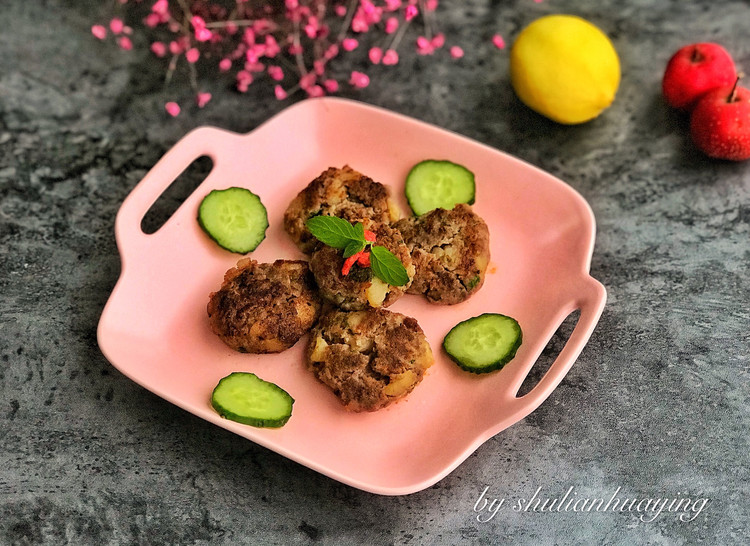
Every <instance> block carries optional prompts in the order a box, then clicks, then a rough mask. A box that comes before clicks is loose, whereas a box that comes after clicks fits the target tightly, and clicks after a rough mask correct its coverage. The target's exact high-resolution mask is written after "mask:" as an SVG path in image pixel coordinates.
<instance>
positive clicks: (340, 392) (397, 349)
mask: <svg viewBox="0 0 750 546" xmlns="http://www.w3.org/2000/svg"><path fill="white" fill-rule="evenodd" d="M433 360H434V359H433V356H432V350H431V349H430V345H429V343H427V339H426V338H425V335H424V333H423V332H422V329H421V328H420V327H419V324H417V321H416V320H415V319H413V318H411V317H407V316H404V315H402V314H400V313H394V312H392V311H386V310H385V309H368V310H366V311H339V310H332V311H328V312H326V313H324V314H323V315H322V316H321V317H320V320H319V321H318V324H317V325H316V326H315V328H313V331H312V332H311V334H310V341H309V343H308V346H307V366H308V368H309V369H310V371H312V373H313V374H314V375H315V377H317V378H318V379H319V380H320V381H322V382H323V383H324V384H326V385H327V386H328V387H330V388H331V389H332V390H333V393H334V394H335V395H336V396H337V397H338V398H339V399H340V400H341V402H342V404H344V407H345V408H346V409H347V410H349V411H374V410H377V409H380V408H383V407H385V406H387V405H388V404H391V403H392V402H395V401H396V400H399V399H401V398H403V397H405V396H406V395H407V394H409V393H410V392H411V391H412V390H413V389H414V387H416V386H417V384H419V382H420V381H421V380H422V377H423V376H424V373H425V371H426V370H427V368H429V367H430V366H431V365H432V363H433Z"/></svg>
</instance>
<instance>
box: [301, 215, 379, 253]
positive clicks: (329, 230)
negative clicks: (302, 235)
mask: <svg viewBox="0 0 750 546" xmlns="http://www.w3.org/2000/svg"><path fill="white" fill-rule="evenodd" d="M305 225H306V226H307V229H309V230H310V233H312V234H313V237H315V238H316V239H317V240H318V241H320V242H321V243H323V244H326V245H328V246H331V247H333V248H346V247H347V246H348V245H350V244H351V243H352V242H356V243H360V242H361V243H362V244H364V243H365V236H364V233H362V234H360V230H358V229H357V228H355V227H354V226H353V225H351V224H350V223H349V222H347V221H346V220H344V219H343V218H337V217H336V216H313V217H312V218H310V219H309V220H308V221H307V222H306V224H305Z"/></svg>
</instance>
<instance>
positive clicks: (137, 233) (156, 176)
mask: <svg viewBox="0 0 750 546" xmlns="http://www.w3.org/2000/svg"><path fill="white" fill-rule="evenodd" d="M239 140H240V135H239V134H237V133H232V132H229V131H224V130H222V129H218V128H216V127H198V128H197V129H193V130H192V131H190V132H189V133H188V134H187V135H185V136H184V137H183V138H181V139H180V140H179V141H178V142H177V143H176V144H175V145H174V146H173V147H172V148H171V149H170V150H169V151H168V152H167V153H166V154H164V156H162V158H161V159H160V160H159V161H158V162H157V163H156V165H154V166H153V167H152V168H151V170H150V171H148V173H146V176H144V177H143V179H142V180H141V181H140V182H139V183H138V184H137V185H136V186H135V188H133V190H132V191H131V192H130V194H129V195H128V196H127V198H126V199H125V200H124V201H123V203H122V206H121V207H120V210H119V212H118V213H117V218H116V219H115V235H116V237H117V244H118V246H119V248H120V252H121V253H122V252H123V249H124V248H125V247H126V246H127V247H128V248H129V249H130V248H131V247H140V246H142V245H144V244H147V241H148V238H149V237H150V235H147V234H145V233H144V232H143V230H142V229H141V221H142V220H143V216H144V215H145V214H146V213H147V212H148V210H149V209H150V208H151V206H152V205H153V204H154V203H155V202H156V200H157V199H158V198H159V196H160V195H161V194H162V193H163V192H164V191H165V190H166V189H167V188H168V187H169V186H170V184H172V182H174V181H175V179H176V178H177V177H178V176H179V175H180V174H181V173H182V172H183V171H184V170H185V169H186V168H187V167H188V166H190V164H191V163H192V162H193V161H195V160H196V159H198V158H199V157H201V156H204V155H205V156H208V157H210V158H211V160H212V161H213V168H212V169H211V170H212V171H214V170H215V169H216V166H217V163H218V162H219V161H220V158H221V157H222V156H226V155H227V154H231V153H232V148H234V146H236V144H237V142H238V141H239ZM230 157H231V156H230ZM209 176H210V174H209Z"/></svg>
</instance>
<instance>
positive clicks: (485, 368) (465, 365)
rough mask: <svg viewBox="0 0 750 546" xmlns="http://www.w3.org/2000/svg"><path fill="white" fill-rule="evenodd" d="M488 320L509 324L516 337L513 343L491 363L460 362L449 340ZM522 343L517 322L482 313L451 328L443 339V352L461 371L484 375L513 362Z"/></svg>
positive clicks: (507, 317) (499, 315)
mask: <svg viewBox="0 0 750 546" xmlns="http://www.w3.org/2000/svg"><path fill="white" fill-rule="evenodd" d="M488 318H499V319H502V320H503V322H504V323H506V324H510V325H511V328H512V329H513V330H514V331H515V333H516V336H515V339H514V340H513V342H512V343H511V344H510V345H508V347H507V348H506V349H505V352H500V353H498V356H497V358H496V359H494V360H493V361H491V362H489V363H486V364H480V365H477V364H473V363H469V362H467V361H466V360H465V359H464V360H462V359H461V358H460V356H457V355H456V354H455V351H452V350H451V348H450V347H448V345H450V344H451V340H452V339H453V338H454V337H455V336H456V335H459V334H460V333H461V330H464V329H466V328H467V327H470V325H471V323H477V322H480V321H481V322H484V321H486V319H488ZM522 343H523V330H522V328H521V325H520V324H519V323H518V321H517V320H516V319H515V318H513V317H511V316H509V315H503V314H501V313H492V312H487V313H482V314H481V315H477V316H474V317H470V318H468V319H465V320H462V321H461V322H459V323H458V324H456V325H455V326H453V328H451V329H450V330H449V331H448V333H447V334H446V335H445V337H444V338H443V343H442V346H443V350H444V351H445V353H446V354H447V355H448V357H449V358H450V359H451V360H452V361H453V362H454V363H455V364H456V365H457V366H458V367H459V368H461V369H462V370H465V371H467V372H471V373H473V374H484V373H489V372H494V371H498V370H501V369H502V368H503V367H504V366H505V365H506V364H507V363H508V362H510V361H511V360H513V359H514V358H515V356H516V353H517V352H518V349H519V348H520V347H521V345H522Z"/></svg>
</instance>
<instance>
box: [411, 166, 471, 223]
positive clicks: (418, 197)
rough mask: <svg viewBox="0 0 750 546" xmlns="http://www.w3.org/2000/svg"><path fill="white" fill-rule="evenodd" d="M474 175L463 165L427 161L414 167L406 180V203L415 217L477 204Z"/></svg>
mask: <svg viewBox="0 0 750 546" xmlns="http://www.w3.org/2000/svg"><path fill="white" fill-rule="evenodd" d="M475 188H476V185H475V183H474V173H473V172H471V171H470V170H469V169H467V168H466V167H464V166H463V165H459V164H457V163H453V162H451V161H446V160H436V159H428V160H425V161H422V162H420V163H417V164H416V165H414V167H412V169H411V171H409V174H408V175H407V177H406V187H405V191H406V200H407V201H408V202H409V206H410V207H411V210H413V211H414V214H416V215H417V216H421V215H422V214H424V213H425V212H429V211H431V210H433V209H438V208H440V209H447V210H450V209H452V208H453V207H454V206H456V205H457V204H458V203H466V204H467V205H473V204H474V194H475Z"/></svg>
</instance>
